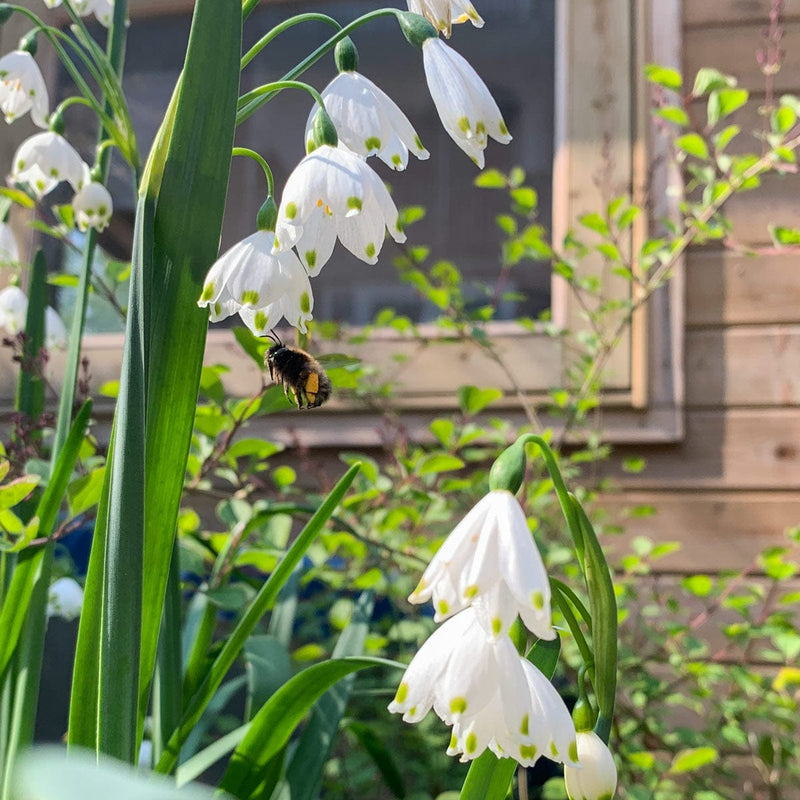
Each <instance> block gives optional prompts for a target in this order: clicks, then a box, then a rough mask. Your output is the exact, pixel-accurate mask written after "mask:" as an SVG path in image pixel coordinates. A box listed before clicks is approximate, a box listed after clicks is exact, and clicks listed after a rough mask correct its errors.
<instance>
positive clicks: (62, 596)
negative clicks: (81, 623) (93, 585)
mask: <svg viewBox="0 0 800 800" xmlns="http://www.w3.org/2000/svg"><path fill="white" fill-rule="evenodd" d="M82 606H83V589H82V588H81V585H80V584H79V583H78V582H77V581H76V580H74V579H73V578H59V579H58V580H57V581H54V582H53V584H52V586H50V592H49V596H48V599H47V616H48V617H61V618H62V619H65V620H67V621H68V622H69V621H70V620H73V619H77V618H78V617H79V616H80V615H81V607H82Z"/></svg>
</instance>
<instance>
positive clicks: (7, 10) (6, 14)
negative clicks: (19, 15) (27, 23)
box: [0, 3, 14, 25]
mask: <svg viewBox="0 0 800 800" xmlns="http://www.w3.org/2000/svg"><path fill="white" fill-rule="evenodd" d="M13 13H14V9H13V8H11V6H10V5H8V3H0V25H5V24H6V22H8V20H9V19H10V18H11V15H12V14H13Z"/></svg>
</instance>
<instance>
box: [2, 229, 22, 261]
mask: <svg viewBox="0 0 800 800" xmlns="http://www.w3.org/2000/svg"><path fill="white" fill-rule="evenodd" d="M18 262H19V248H18V247H17V238H16V237H15V236H14V231H13V230H12V229H11V226H10V225H8V224H6V223H5V222H0V266H4V265H6V264H17V263H18Z"/></svg>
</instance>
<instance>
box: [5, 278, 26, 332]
mask: <svg viewBox="0 0 800 800" xmlns="http://www.w3.org/2000/svg"><path fill="white" fill-rule="evenodd" d="M27 313H28V298H27V297H26V296H25V292H23V291H22V289H20V288H19V286H6V287H5V289H0V329H2V330H4V331H5V332H6V333H8V334H11V336H14V335H16V334H18V333H19V332H20V331H24V330H25V317H26V315H27Z"/></svg>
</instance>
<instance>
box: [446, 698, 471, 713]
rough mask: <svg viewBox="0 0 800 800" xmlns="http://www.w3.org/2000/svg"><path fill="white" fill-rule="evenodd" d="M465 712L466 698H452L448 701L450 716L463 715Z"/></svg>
mask: <svg viewBox="0 0 800 800" xmlns="http://www.w3.org/2000/svg"><path fill="white" fill-rule="evenodd" d="M466 710H467V698H466V697H454V698H453V699H452V700H451V701H450V713H451V714H463V713H464V712H465V711H466Z"/></svg>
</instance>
